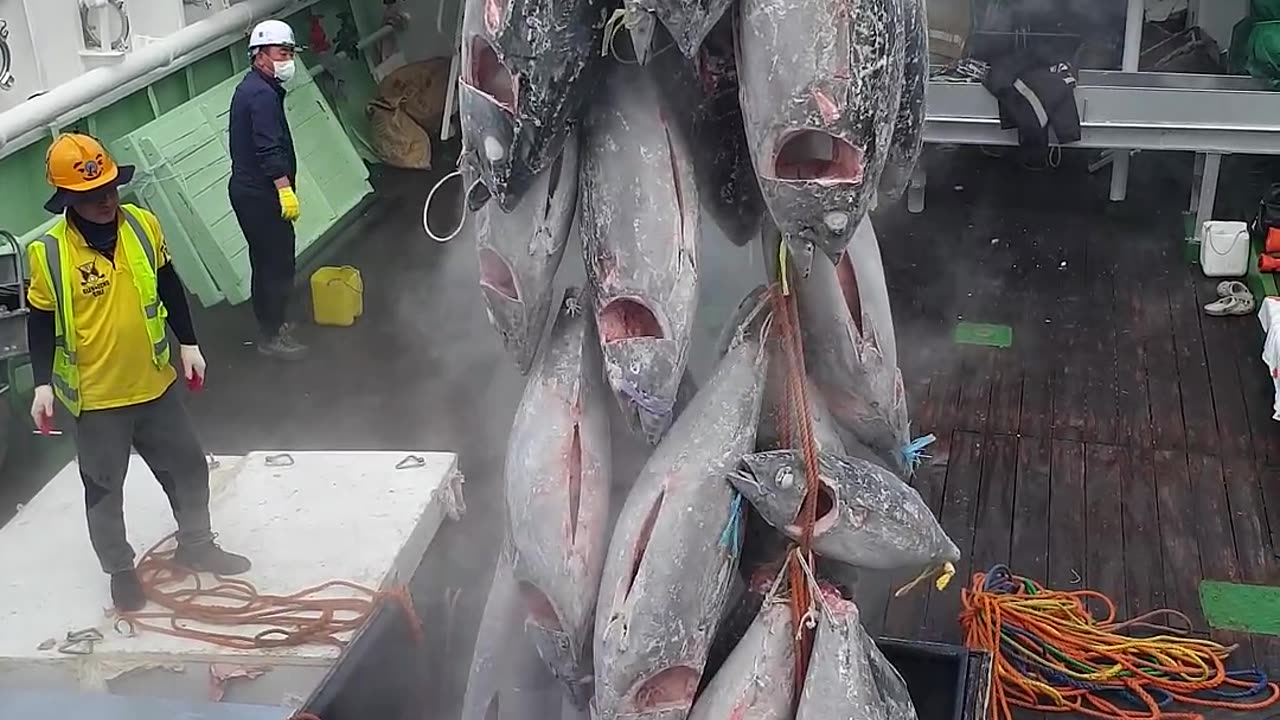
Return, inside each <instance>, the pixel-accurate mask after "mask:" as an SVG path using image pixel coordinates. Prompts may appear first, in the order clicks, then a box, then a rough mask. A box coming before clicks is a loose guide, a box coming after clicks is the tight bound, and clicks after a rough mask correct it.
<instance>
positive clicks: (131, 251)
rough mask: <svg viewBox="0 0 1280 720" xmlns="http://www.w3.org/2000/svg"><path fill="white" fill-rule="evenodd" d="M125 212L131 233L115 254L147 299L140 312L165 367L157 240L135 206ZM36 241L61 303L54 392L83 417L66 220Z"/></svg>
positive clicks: (159, 364) (56, 318)
mask: <svg viewBox="0 0 1280 720" xmlns="http://www.w3.org/2000/svg"><path fill="white" fill-rule="evenodd" d="M120 212H121V214H122V215H124V221H125V224H126V225H128V226H129V230H130V231H131V232H129V233H123V232H122V233H120V234H119V237H118V238H117V239H116V256H117V258H119V256H120V255H121V254H123V255H124V261H125V262H127V263H129V272H130V274H132V275H133V284H134V287H135V288H137V290H138V298H139V299H140V300H141V301H142V308H141V310H142V313H143V316H144V317H145V319H146V328H147V338H148V339H149V340H150V341H151V359H152V361H153V362H155V364H156V367H158V368H163V367H165V366H166V365H168V364H169V338H168V336H167V335H166V334H165V326H164V322H165V318H166V317H168V311H167V310H166V309H165V307H164V304H163V303H161V302H160V293H159V290H158V289H157V287H156V267H157V265H156V263H157V258H156V252H155V242H153V239H152V238H151V236H150V234H149V233H148V232H147V230H146V223H145V222H143V220H142V218H141V216H139V215H138V214H137V210H136V208H134V207H133V206H131V205H121V206H120ZM35 242H38V243H40V244H41V246H42V247H43V249H44V257H45V262H46V263H47V264H48V271H49V285H50V286H51V287H52V288H53V296H54V301H55V303H56V304H57V307H56V308H55V310H54V321H55V328H56V340H55V345H54V354H53V392H54V394H55V395H57V396H58V399H59V400H61V401H62V404H63V405H66V406H67V409H68V410H70V411H71V414H72V415H74V416H76V417H79V416H80V367H79V365H78V364H77V361H76V337H77V336H76V319H75V313H73V312H72V309H71V305H72V303H71V302H70V298H71V297H72V295H71V273H72V271H73V270H74V268H71V267H69V263H67V262H64V259H65V258H67V257H68V256H69V252H68V251H67V220H66V218H63V219H62V220H61V221H60V222H58V224H57V225H54V226H53V228H52V229H50V230H49V233H48V234H47V235H44V236H43V237H41V238H39V239H37V240H36V241H35Z"/></svg>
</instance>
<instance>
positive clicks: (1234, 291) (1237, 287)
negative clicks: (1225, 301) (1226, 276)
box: [1218, 280, 1253, 297]
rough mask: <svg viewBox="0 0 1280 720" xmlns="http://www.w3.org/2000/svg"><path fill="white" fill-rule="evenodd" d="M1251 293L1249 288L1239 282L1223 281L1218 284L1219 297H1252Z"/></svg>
mask: <svg viewBox="0 0 1280 720" xmlns="http://www.w3.org/2000/svg"><path fill="white" fill-rule="evenodd" d="M1252 294H1253V293H1251V292H1249V286H1248V285H1245V284H1244V283H1242V282H1240V281H1239V280H1223V281H1222V282H1220V283H1218V297H1231V296H1232V295H1252Z"/></svg>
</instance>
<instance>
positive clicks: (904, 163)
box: [880, 0, 929, 200]
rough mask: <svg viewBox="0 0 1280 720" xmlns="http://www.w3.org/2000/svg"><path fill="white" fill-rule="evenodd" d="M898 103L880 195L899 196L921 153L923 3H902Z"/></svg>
mask: <svg viewBox="0 0 1280 720" xmlns="http://www.w3.org/2000/svg"><path fill="white" fill-rule="evenodd" d="M905 2H906V16H905V18H904V27H905V28H906V32H905V33H904V34H903V40H904V41H905V43H906V45H905V46H904V52H903V63H902V68H903V76H902V101H901V102H900V103H899V104H898V119H897V120H896V121H895V123H894V126H893V145H892V146H890V149H889V158H888V160H886V161H885V166H884V174H883V175H881V177H880V192H881V193H884V195H885V196H886V197H888V198H889V199H890V200H896V199H898V198H899V197H901V196H902V193H903V192H904V191H905V190H906V189H907V185H908V184H909V183H910V182H911V174H912V173H913V172H915V169H916V163H918V162H920V153H921V152H922V151H923V150H924V92H925V87H926V86H927V85H928V83H929V17H928V10H927V8H926V7H925V0H905Z"/></svg>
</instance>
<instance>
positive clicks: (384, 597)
mask: <svg viewBox="0 0 1280 720" xmlns="http://www.w3.org/2000/svg"><path fill="white" fill-rule="evenodd" d="M175 548H176V535H170V536H168V537H166V538H165V539H163V540H161V541H160V542H158V543H156V544H155V545H154V546H153V547H152V548H151V549H150V550H148V551H147V553H146V554H145V555H144V556H143V557H142V560H141V561H140V562H139V563H138V578H139V580H141V582H142V587H143V592H144V593H145V594H146V596H147V600H148V601H150V602H151V603H153V604H155V605H158V606H160V607H161V608H163V610H155V611H142V612H136V613H126V614H121V615H120V618H119V619H118V620H117V621H116V629H117V630H118V631H121V632H126V633H128V634H134V633H136V632H138V631H139V630H146V631H149V632H155V633H160V634H162V635H169V636H172V637H179V638H185V639H188V640H195V641H199V642H204V643H208V644H211V645H217V646H219V647H226V648H233V649H236V650H259V649H265V648H280V647H297V646H299V645H311V644H316V645H333V646H336V647H340V648H341V647H345V646H346V644H347V640H345V639H343V637H342V636H343V635H345V634H348V633H352V632H354V631H356V630H358V629H360V628H361V627H362V626H363V625H364V624H365V623H366V622H367V621H368V620H369V618H370V617H371V616H372V615H373V612H374V610H376V609H377V607H378V604H379V603H381V602H386V601H392V602H395V603H397V604H398V605H399V606H400V607H401V609H403V611H404V613H405V617H406V620H407V621H408V623H409V628H410V632H411V633H412V634H413V637H414V640H415V641H416V642H418V643H421V642H422V640H423V630H422V623H421V621H420V620H419V619H418V615H417V613H416V612H415V611H414V609H413V600H412V599H411V598H410V597H409V592H408V590H407V588H405V587H403V586H400V587H396V588H393V589H390V590H386V591H378V590H374V589H372V588H368V587H365V586H363V585H359V584H357V583H353V582H348V581H346V580H330V581H328V582H325V583H322V584H320V585H316V586H314V587H309V588H304V589H302V590H299V591H298V592H295V593H292V594H289V595H271V594H266V593H261V592H259V591H258V589H257V588H256V587H255V586H254V585H253V584H252V583H250V582H248V581H247V580H242V579H238V578H224V577H218V578H217V582H216V583H215V584H213V585H212V586H206V581H205V580H204V579H202V578H201V576H200V575H199V574H197V573H194V572H192V571H191V570H188V569H187V568H185V567H182V566H181V565H178V564H177V563H176V562H174V561H173V553H174V550H175ZM334 591H339V592H341V591H346V592H343V593H342V594H338V593H335V592H334ZM197 624H199V625H204V626H215V627H223V628H228V630H226V631H217V630H205V629H201V628H200V627H196V625H197ZM237 627H239V628H245V627H248V628H263V629H261V630H258V631H256V632H235V631H234V630H233V629H231V628H237Z"/></svg>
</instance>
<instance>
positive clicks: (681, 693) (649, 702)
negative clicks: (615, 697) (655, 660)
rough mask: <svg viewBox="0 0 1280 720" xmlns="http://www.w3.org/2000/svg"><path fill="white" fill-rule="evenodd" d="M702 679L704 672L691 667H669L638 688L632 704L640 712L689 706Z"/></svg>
mask: <svg viewBox="0 0 1280 720" xmlns="http://www.w3.org/2000/svg"><path fill="white" fill-rule="evenodd" d="M701 679H702V674H701V673H699V672H698V671H697V670H694V669H693V668H691V667H688V666H685V665H676V666H674V667H669V668H667V669H666V670H663V671H662V672H660V673H658V674H656V675H654V676H653V677H651V678H649V679H648V680H646V681H645V682H644V684H643V685H641V686H640V687H639V688H637V689H636V693H635V699H634V701H633V703H632V704H633V705H634V706H635V710H636V712H640V713H646V712H655V711H660V710H667V709H671V708H681V707H689V706H690V705H692V704H693V696H694V694H695V693H697V692H698V682H699V680H701Z"/></svg>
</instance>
